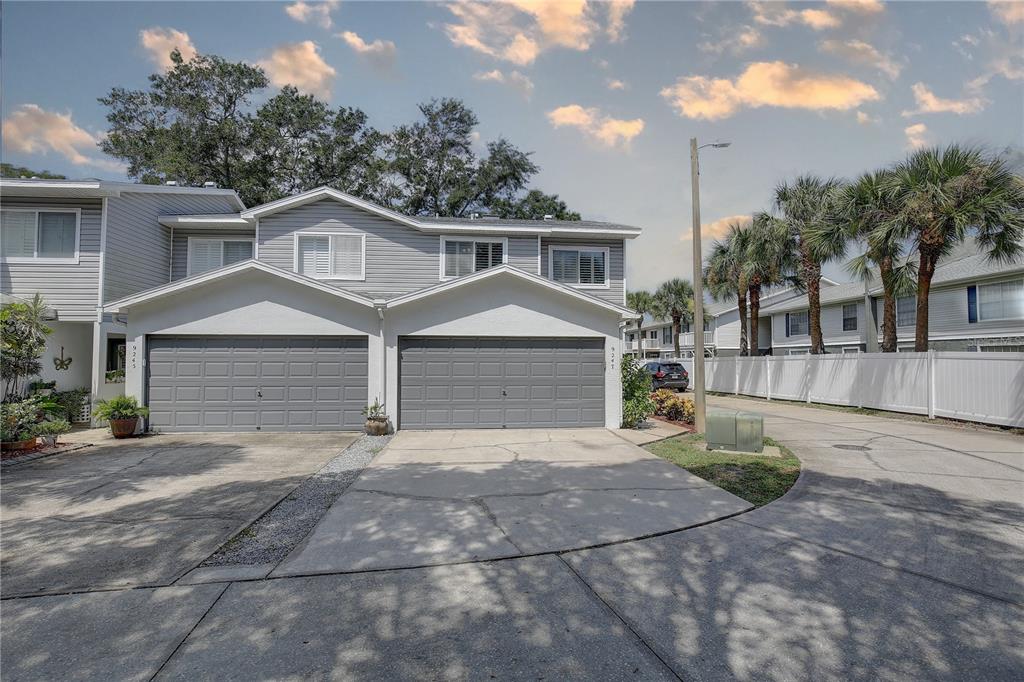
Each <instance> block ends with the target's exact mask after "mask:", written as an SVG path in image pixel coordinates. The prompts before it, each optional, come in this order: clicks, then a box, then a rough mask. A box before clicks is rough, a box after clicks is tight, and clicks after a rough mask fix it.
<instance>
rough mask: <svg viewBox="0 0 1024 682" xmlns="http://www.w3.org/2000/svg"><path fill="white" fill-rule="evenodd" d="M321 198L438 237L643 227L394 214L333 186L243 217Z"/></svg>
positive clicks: (631, 232)
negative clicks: (451, 234) (462, 234)
mask: <svg viewBox="0 0 1024 682" xmlns="http://www.w3.org/2000/svg"><path fill="white" fill-rule="evenodd" d="M321 199H332V200H334V201H337V202H340V203H343V204H346V205H348V206H352V207H354V208H358V209H361V210H363V211H366V212H368V213H372V214H374V215H377V216H380V217H382V218H386V219H388V220H393V221H395V222H398V223H401V224H403V225H406V226H407V227H411V228H413V229H414V230H419V231H421V232H430V233H434V234H444V233H471V234H472V233H481V232H500V233H502V234H516V233H519V234H528V235H546V234H559V235H573V234H576V235H586V236H592V235H610V236H616V237H621V238H623V239H633V238H634V237H637V236H639V235H640V228H639V227H631V226H629V225H620V224H617V223H602V222H597V221H593V220H579V221H574V220H511V219H503V218H490V217H488V218H475V219H472V218H428V217H423V216H407V215H403V214H401V213H398V212H397V211H392V210H391V209H389V208H385V207H383V206H380V205H378V204H375V203H373V202H372V201H367V200H365V199H360V198H359V197H355V196H352V195H351V194H346V193H345V192H341V191H339V190H336V189H334V188H332V187H317V188H316V189H312V190H309V191H308V192H302V193H301V194H295V195H293V196H290V197H285V198H283V199H278V200H277V201H271V202H270V203H267V204H263V205H261V206H254V207H253V208H250V209H247V210H245V211H242V212H241V213H240V214H239V215H240V217H241V218H244V219H246V220H251V219H255V218H262V217H264V216H268V215H273V214H275V213H279V212H281V211H286V210H288V209H291V208H296V207H298V206H303V205H305V204H310V203H313V202H315V201H320V200H321Z"/></svg>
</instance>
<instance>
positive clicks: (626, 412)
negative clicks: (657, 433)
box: [622, 358, 654, 429]
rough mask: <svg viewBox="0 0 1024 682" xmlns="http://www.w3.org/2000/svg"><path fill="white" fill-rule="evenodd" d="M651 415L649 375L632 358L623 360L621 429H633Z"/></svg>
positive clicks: (652, 403) (652, 412)
mask: <svg viewBox="0 0 1024 682" xmlns="http://www.w3.org/2000/svg"><path fill="white" fill-rule="evenodd" d="M652 414H654V401H653V400H651V375H650V374H648V373H647V370H646V369H644V366H643V365H641V364H640V363H639V362H637V361H636V360H635V359H634V358H623V360H622V428H624V429H635V428H636V427H637V426H639V425H640V424H641V423H642V422H643V421H644V420H645V419H647V418H648V417H650V416H651V415H652Z"/></svg>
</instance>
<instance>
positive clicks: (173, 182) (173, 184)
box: [164, 180, 178, 187]
mask: <svg viewBox="0 0 1024 682" xmlns="http://www.w3.org/2000/svg"><path fill="white" fill-rule="evenodd" d="M164 184H165V185H167V186H168V187H177V186H178V181H177V180H168V181H166V182H165V183H164Z"/></svg>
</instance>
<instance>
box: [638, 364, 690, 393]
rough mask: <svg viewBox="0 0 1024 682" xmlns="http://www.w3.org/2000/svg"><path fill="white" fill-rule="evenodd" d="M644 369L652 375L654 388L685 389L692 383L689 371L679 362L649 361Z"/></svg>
mask: <svg viewBox="0 0 1024 682" xmlns="http://www.w3.org/2000/svg"><path fill="white" fill-rule="evenodd" d="M644 369H646V370H647V372H648V374H650V375H651V385H652V386H653V388H654V390H658V389H659V388H674V389H676V390H677V391H685V390H686V387H687V386H689V385H690V374H689V372H687V371H686V368H684V367H683V366H682V365H681V364H679V363H678V362H648V363H647V364H646V365H644Z"/></svg>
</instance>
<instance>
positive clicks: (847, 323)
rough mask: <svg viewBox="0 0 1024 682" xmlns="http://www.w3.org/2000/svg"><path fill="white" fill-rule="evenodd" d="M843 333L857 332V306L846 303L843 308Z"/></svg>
mask: <svg viewBox="0 0 1024 682" xmlns="http://www.w3.org/2000/svg"><path fill="white" fill-rule="evenodd" d="M843 331H844V332H855V331H857V304H856V303H847V304H845V305H844V306H843Z"/></svg>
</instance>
